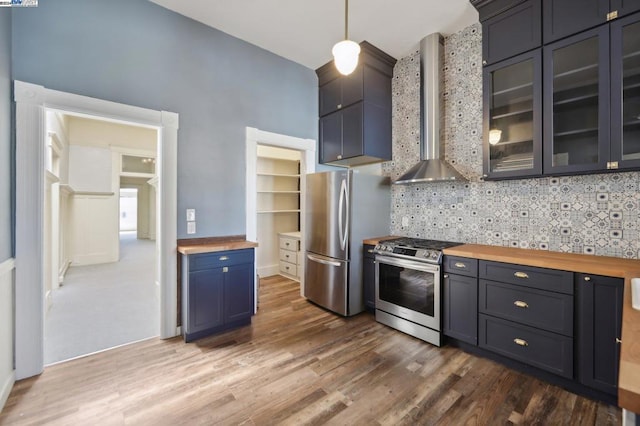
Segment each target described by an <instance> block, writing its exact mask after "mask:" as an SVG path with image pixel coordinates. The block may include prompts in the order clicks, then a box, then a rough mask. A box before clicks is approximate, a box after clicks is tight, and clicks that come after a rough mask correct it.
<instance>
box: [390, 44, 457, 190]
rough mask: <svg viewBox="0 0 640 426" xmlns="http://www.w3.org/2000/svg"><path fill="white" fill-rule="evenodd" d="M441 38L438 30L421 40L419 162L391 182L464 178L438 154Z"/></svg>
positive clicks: (441, 142)
mask: <svg viewBox="0 0 640 426" xmlns="http://www.w3.org/2000/svg"><path fill="white" fill-rule="evenodd" d="M443 44H444V42H443V39H442V36H441V35H440V34H439V33H434V34H430V35H428V36H426V37H425V38H423V39H422V40H421V41H420V162H419V163H418V164H416V165H415V166H413V167H412V168H411V169H410V170H409V171H407V172H406V173H405V174H403V175H402V176H400V178H399V179H398V180H396V181H395V182H394V183H396V184H408V183H420V182H451V181H466V180H467V179H466V178H465V177H464V176H462V175H461V174H460V173H459V172H458V171H457V170H456V169H454V168H453V166H451V165H450V164H449V163H447V162H446V161H444V159H441V158H440V153H442V154H443V155H444V137H443V135H442V134H441V133H442V132H441V129H440V124H441V123H442V121H443V120H444V116H443V114H442V109H443V108H442V107H443V100H442V92H441V87H442V86H444V78H443V76H442V67H443V63H444V46H443Z"/></svg>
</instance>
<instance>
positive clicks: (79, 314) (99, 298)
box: [44, 233, 160, 365]
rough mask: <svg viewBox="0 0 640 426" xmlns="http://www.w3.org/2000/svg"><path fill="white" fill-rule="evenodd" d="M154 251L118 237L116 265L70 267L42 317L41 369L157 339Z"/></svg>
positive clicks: (128, 236) (147, 245)
mask: <svg viewBox="0 0 640 426" xmlns="http://www.w3.org/2000/svg"><path fill="white" fill-rule="evenodd" d="M154 251H155V242H154V241H149V240H137V239H136V237H135V233H122V234H121V237H120V261H119V262H116V263H108V264H102V265H91V266H78V267H71V268H69V271H68V272H67V275H66V277H65V280H64V283H63V286H62V287H60V288H59V289H57V290H55V291H54V292H53V295H52V300H53V304H52V306H51V309H49V311H48V312H47V315H46V316H45V340H44V362H45V365H48V364H52V363H56V362H59V361H63V360H67V359H71V358H75V357H78V356H81V355H86V354H89V353H93V352H96V351H100V350H104V349H107V348H111V347H114V346H119V345H122V344H125V343H131V342H135V341H138V340H142V339H146V338H149V337H154V336H157V335H159V330H160V303H159V294H157V293H158V290H157V288H156V285H155V283H154V263H155V260H154Z"/></svg>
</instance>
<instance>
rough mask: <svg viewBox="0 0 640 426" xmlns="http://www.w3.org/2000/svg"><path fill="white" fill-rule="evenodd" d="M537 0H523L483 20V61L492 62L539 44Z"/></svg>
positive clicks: (539, 17) (540, 30)
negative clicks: (523, 0)
mask: <svg viewBox="0 0 640 426" xmlns="http://www.w3.org/2000/svg"><path fill="white" fill-rule="evenodd" d="M541 15H542V6H541V5H540V0H531V1H525V2H523V3H521V4H519V5H518V6H515V7H513V8H511V9H508V10H506V11H504V12H503V13H500V14H498V15H495V16H492V17H491V18H489V19H487V20H485V21H483V22H482V63H483V65H490V64H494V63H496V62H498V61H501V60H503V59H507V58H511V57H513V56H516V55H518V54H520V53H523V52H526V51H528V50H531V49H535V48H536V47H540V46H541V45H542V29H541Z"/></svg>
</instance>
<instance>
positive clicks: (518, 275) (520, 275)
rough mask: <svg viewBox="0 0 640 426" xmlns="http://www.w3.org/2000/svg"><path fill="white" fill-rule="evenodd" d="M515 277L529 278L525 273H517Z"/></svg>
mask: <svg viewBox="0 0 640 426" xmlns="http://www.w3.org/2000/svg"><path fill="white" fill-rule="evenodd" d="M513 276H514V277H516V278H529V275H527V274H526V273H525V272H516V273H514V274H513Z"/></svg>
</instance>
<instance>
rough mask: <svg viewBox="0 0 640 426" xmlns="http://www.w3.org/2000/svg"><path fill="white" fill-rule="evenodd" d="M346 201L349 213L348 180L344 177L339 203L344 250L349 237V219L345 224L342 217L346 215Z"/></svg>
mask: <svg viewBox="0 0 640 426" xmlns="http://www.w3.org/2000/svg"><path fill="white" fill-rule="evenodd" d="M345 201H346V204H347V214H349V197H348V194H347V180H346V179H342V184H341V185H340V201H339V203H338V232H339V234H340V247H341V248H342V250H344V249H345V247H346V246H347V237H348V235H349V232H348V231H349V228H348V226H349V223H348V222H349V221H348V220H347V223H346V224H344V223H343V221H342V217H343V216H344V208H345Z"/></svg>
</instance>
